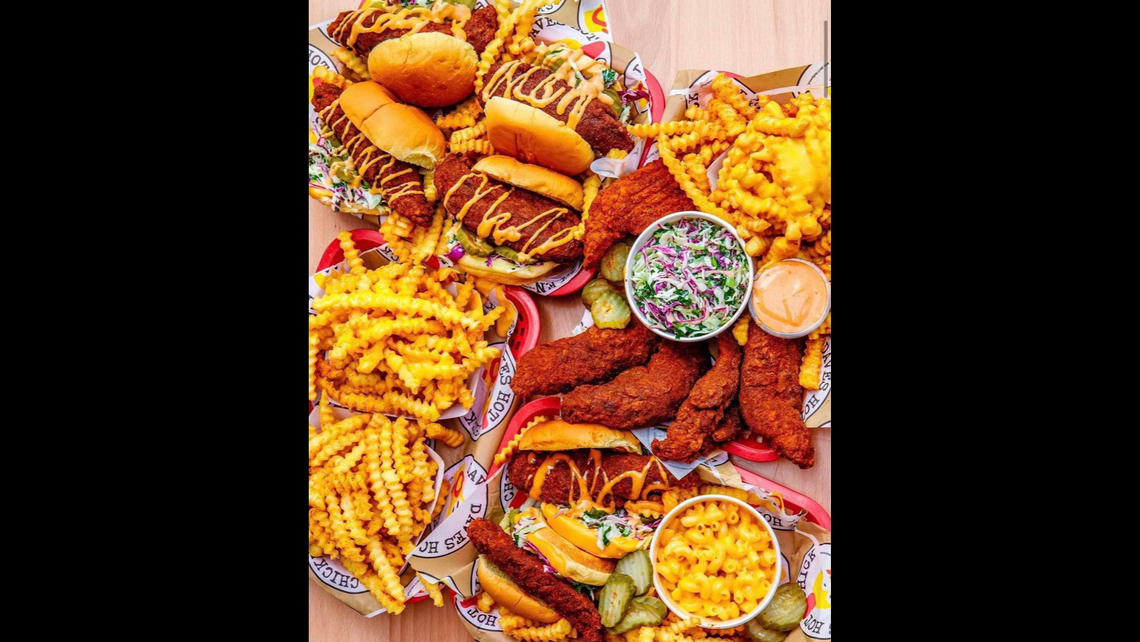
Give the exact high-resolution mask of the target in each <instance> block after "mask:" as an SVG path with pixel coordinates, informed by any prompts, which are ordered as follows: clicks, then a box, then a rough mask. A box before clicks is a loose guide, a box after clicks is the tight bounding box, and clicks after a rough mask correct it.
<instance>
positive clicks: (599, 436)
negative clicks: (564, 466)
mask: <svg viewBox="0 0 1140 642" xmlns="http://www.w3.org/2000/svg"><path fill="white" fill-rule="evenodd" d="M578 448H598V449H612V450H620V451H622V452H627V453H634V454H641V442H640V441H638V440H637V437H634V436H633V433H632V432H630V431H628V430H618V429H616V428H610V427H609V426H603V425H601V424H571V423H567V422H565V421H562V420H561V419H555V420H553V421H547V422H544V423H541V424H536V425H534V426H531V428H530V430H527V431H526V432H525V433H523V436H522V438H520V439H519V445H518V449H519V450H546V451H549V450H576V449H578Z"/></svg>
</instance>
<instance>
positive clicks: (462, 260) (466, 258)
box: [456, 254, 558, 285]
mask: <svg viewBox="0 0 1140 642" xmlns="http://www.w3.org/2000/svg"><path fill="white" fill-rule="evenodd" d="M456 265H457V266H458V267H459V269H460V270H463V271H464V272H466V273H468V274H473V275H475V276H477V277H479V278H481V279H487V280H488V281H494V282H495V283H502V284H504V285H530V284H531V283H534V282H535V281H540V280H542V278H543V277H545V276H546V275H547V274H548V273H549V272H550V271H551V270H553V269H554V268H555V267H557V265H558V264H557V263H554V262H553V261H543V262H541V263H532V264H531V265H523V266H521V267H520V266H519V265H518V264H517V263H513V262H511V261H508V260H506V259H504V258H501V257H498V256H496V257H495V258H494V259H492V261H491V266H490V267H488V266H487V259H486V258H485V257H481V256H472V255H470V254H464V255H463V256H461V257H459V261H458V262H457V263H456Z"/></svg>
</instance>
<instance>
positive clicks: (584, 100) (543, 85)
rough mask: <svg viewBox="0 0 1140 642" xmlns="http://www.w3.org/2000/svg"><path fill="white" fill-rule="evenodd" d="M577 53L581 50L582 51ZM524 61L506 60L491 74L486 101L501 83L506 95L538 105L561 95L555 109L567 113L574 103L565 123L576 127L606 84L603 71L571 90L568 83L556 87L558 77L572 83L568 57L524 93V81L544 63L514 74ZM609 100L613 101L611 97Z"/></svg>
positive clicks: (484, 89)
mask: <svg viewBox="0 0 1140 642" xmlns="http://www.w3.org/2000/svg"><path fill="white" fill-rule="evenodd" d="M576 53H577V54H579V55H580V54H581V52H576ZM593 62H597V61H593ZM522 64H523V61H521V60H512V61H510V62H506V63H503V64H502V65H501V66H500V67H499V68H498V69H497V70H496V71H495V73H494V75H492V76H491V80H490V81H489V82H488V83H487V84H486V86H484V87H483V95H482V98H483V102H484V103H486V102H487V101H489V100H490V99H491V97H492V96H494V95H495V94H496V93H497V91H498V89H499V87H504V90H503V96H504V97H511V98H515V99H517V100H519V101H522V102H525V103H527V104H529V105H531V106H532V107H534V108H536V109H542V108H544V107H546V106H547V105H549V104H550V103H552V102H554V101H555V100H556V99H558V98H559V97H561V98H562V99H561V100H559V101H558V105H557V106H556V107H555V111H556V112H558V115H560V116H561V115H562V114H565V113H566V110H567V108H570V105H571V104H573V108H570V115H569V116H568V117H567V122H566V126H567V127H569V128H570V129H576V128H577V127H578V122H579V121H580V120H581V118H582V115H583V114H585V113H586V106H587V105H589V104H590V101H591V100H594V99H595V98H597V97H598V95H599V93H600V92H601V91H602V89H604V86H605V82H604V81H603V80H602V77H601V75H596V76H594V77H593V78H590V79H588V80H586V81H585V82H579V83H578V84H577V85H576V86H573V88H572V89H570V90H567V89H566V88H565V87H559V88H558V89H555V88H554V86H555V83H556V82H557V81H559V80H561V81H563V82H565V83H566V84H568V85H573V83H572V82H571V80H573V76H572V73H573V71H574V67H573V66H572V65H571V59H570V58H567V60H566V61H565V62H563V64H562V65H561V66H560V67H558V69H556V70H555V71H554V72H553V73H551V74H550V75H549V76H547V77H546V78H543V79H542V81H541V82H539V83H538V84H537V85H535V86H534V87H533V88H532V89H531V90H530V91H529V92H526V93H523V91H522V88H523V85H525V84H526V81H527V79H528V78H530V77H531V75H532V74H534V73H535V72H537V71H538V70H539V69H542V67H539V66H537V65H531V68H530V69H527V70H526V71H524V72H523V73H522V74H521V75H518V76H516V75H515V74H516V73H517V72H518V70H519V66H520V65H522ZM603 98H607V99H608V97H605V96H603ZM603 102H606V101H603ZM608 102H613V101H612V100H608Z"/></svg>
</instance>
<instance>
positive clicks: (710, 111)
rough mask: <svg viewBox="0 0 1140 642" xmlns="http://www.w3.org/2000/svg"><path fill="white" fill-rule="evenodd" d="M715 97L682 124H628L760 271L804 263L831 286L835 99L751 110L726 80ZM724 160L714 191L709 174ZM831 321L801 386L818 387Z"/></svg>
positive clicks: (763, 102)
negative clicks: (651, 140) (732, 232)
mask: <svg viewBox="0 0 1140 642" xmlns="http://www.w3.org/2000/svg"><path fill="white" fill-rule="evenodd" d="M712 89H713V92H714V94H715V97H713V98H712V99H710V100H709V102H708V105H707V107H706V108H705V109H701V108H700V107H698V106H696V105H693V106H691V107H689V108H688V109H686V110H685V113H684V118H683V119H681V120H677V121H673V122H668V123H655V124H647V125H630V126H629V132H630V133H631V134H632V135H634V136H654V137H656V138H657V150H658V152H659V153H660V154H661V159H662V161H663V162H664V163H665V166H666V167H668V168H669V171H670V172H671V173H672V174H673V177H674V178H675V179H676V180H677V183H678V185H680V186H681V189H682V190H684V191H685V193H686V194H687V195H688V196H689V198H691V199H692V200H693V203H694V204H696V206H697V207H698V208H700V210H701V211H703V212H706V213H708V214H713V215H715V216H719V217H720V218H722V219H724V220H726V221H729V222H730V223H732V224H733V225H734V226H735V227H736V231H737V233H738V234H740V237H741V238H742V239H744V240H745V243H746V244H745V251H746V252H748V255H749V256H753V257H756V258H757V261H758V267H759V268H760V269H762V268H763V267H764V266H766V265H769V264H771V263H775V262H778V261H782V260H784V259H788V258H793V257H799V258H803V259H806V260H809V261H811V262H812V263H815V264H816V265H818V266H819V267H820V269H821V270H823V272H824V274H826V275H827V279H828V280H829V281H830V280H831V99H829V98H815V97H813V96H812V95H811V94H810V93H804V94H800V95H799V96H797V97H795V98H793V99H792V100H791V102H788V103H787V104H784V105H781V104H779V103H777V102H775V101H773V100H770V99H769V98H768V96H765V95H759V96H757V97H756V100H757V103H758V104H756V105H753V104H752V103H751V102H750V101H749V100H748V98H746V97H745V96H744V94H743V93H742V92H741V90H740V88H739V86H738V85H737V84H736V82H735V81H733V80H732V79H731V78H728V77H727V76H725V75H724V74H720V75H718V76H717V77H716V78H715V79H713V82H712ZM726 151H727V154H726V155H725V158H724V164H723V166H722V167H721V169H720V172H719V173H718V174H717V183H716V188H715V189H713V188H712V186H711V185H710V183H709V179H708V176H707V172H708V168H709V166H710V165H712V163H713V161H714V159H716V158H717V157H718V156H719V155H720V154H721V153H723V152H726ZM828 334H831V316H830V315H828V317H827V320H826V321H825V322H824V324H823V325H822V326H821V327H820V328H819V329H818V330H817V331H815V332H813V333H812V334H811V335H810V336H809V337H808V341H807V345H806V347H805V350H804V360H803V367H802V368H801V371H800V385H802V386H803V387H804V388H807V389H809V390H818V389H819V383H820V381H819V378H820V364H821V354H822V351H823V342H824V338H823V335H828Z"/></svg>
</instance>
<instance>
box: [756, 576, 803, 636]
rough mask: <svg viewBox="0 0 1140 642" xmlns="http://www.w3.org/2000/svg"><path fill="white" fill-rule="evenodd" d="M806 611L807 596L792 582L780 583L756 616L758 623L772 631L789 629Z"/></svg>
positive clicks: (794, 626) (797, 622)
mask: <svg viewBox="0 0 1140 642" xmlns="http://www.w3.org/2000/svg"><path fill="white" fill-rule="evenodd" d="M806 612H807V596H806V595H804V590H803V589H802V588H800V587H799V585H798V584H796V583H794V582H788V583H787V584H781V585H780V587H779V588H777V589H776V594H775V595H774V596H772V601H771V602H768V606H766V607H764V610H763V611H760V615H759V616H758V617H757V618H756V620H757V621H759V622H760V625H761V626H763V627H764V628H766V629H769V630H772V631H791V630H792V629H794V628H796V625H797V624H799V623H800V620H802V619H803V618H804V613H806Z"/></svg>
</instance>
